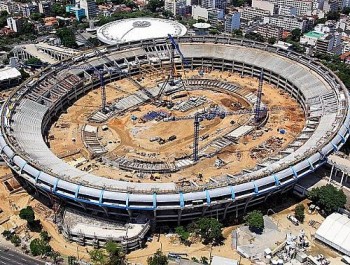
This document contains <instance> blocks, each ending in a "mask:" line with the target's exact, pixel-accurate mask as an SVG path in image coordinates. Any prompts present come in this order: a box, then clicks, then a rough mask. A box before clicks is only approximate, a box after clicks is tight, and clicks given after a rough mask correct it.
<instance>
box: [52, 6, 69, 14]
mask: <svg viewBox="0 0 350 265" xmlns="http://www.w3.org/2000/svg"><path fill="white" fill-rule="evenodd" d="M51 12H52V14H53V15H54V16H64V15H65V14H66V9H65V7H64V5H61V4H57V3H55V4H53V5H52V7H51Z"/></svg>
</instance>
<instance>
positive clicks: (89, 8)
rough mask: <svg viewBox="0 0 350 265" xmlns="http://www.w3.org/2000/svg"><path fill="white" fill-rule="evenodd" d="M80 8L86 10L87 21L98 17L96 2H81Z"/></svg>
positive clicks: (85, 0) (87, 0)
mask: <svg viewBox="0 0 350 265" xmlns="http://www.w3.org/2000/svg"><path fill="white" fill-rule="evenodd" d="M80 8H83V9H84V10H85V16H86V18H87V19H91V18H94V17H96V16H97V7H96V2H95V1H93V0H80Z"/></svg>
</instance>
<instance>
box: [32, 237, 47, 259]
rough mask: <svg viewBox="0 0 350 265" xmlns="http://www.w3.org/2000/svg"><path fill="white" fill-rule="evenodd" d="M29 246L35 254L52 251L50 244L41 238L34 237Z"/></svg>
mask: <svg viewBox="0 0 350 265" xmlns="http://www.w3.org/2000/svg"><path fill="white" fill-rule="evenodd" d="M29 247H30V252H31V253H32V255H33V256H38V255H45V254H48V253H50V252H51V247H50V245H49V244H48V243H47V242H45V241H43V240H42V239H40V238H36V239H33V240H32V242H30V246H29Z"/></svg>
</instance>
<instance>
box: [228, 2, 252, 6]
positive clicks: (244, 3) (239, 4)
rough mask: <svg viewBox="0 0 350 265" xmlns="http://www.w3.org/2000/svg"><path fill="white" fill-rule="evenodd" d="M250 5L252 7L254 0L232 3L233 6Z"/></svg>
mask: <svg viewBox="0 0 350 265" xmlns="http://www.w3.org/2000/svg"><path fill="white" fill-rule="evenodd" d="M246 4H247V5H249V6H251V5H252V0H233V1H232V5H233V6H237V7H238V6H244V5H246Z"/></svg>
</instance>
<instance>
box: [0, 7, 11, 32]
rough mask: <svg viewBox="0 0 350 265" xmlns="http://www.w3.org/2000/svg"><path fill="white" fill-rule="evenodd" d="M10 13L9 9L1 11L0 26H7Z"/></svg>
mask: <svg viewBox="0 0 350 265" xmlns="http://www.w3.org/2000/svg"><path fill="white" fill-rule="evenodd" d="M8 16H9V14H8V13H7V11H1V12H0V28H2V27H5V26H6V25H7V17H8Z"/></svg>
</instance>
